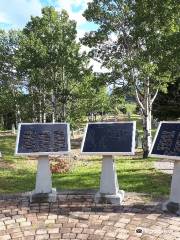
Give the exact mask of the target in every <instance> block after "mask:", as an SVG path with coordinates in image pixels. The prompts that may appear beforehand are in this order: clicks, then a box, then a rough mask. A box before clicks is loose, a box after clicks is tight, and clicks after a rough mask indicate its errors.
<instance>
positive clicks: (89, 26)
mask: <svg viewBox="0 0 180 240" xmlns="http://www.w3.org/2000/svg"><path fill="white" fill-rule="evenodd" d="M91 1H92V0H0V28H1V29H10V28H14V29H22V28H23V27H24V26H25V25H26V23H27V22H28V21H29V20H30V17H31V16H41V9H42V7H45V6H54V7H55V9H56V10H57V11H61V10H62V9H65V10H67V12H68V14H69V17H70V19H73V20H76V22H77V30H78V37H82V36H83V35H84V33H85V32H87V31H90V30H95V29H97V26H96V25H95V24H94V23H92V22H87V21H86V19H85V18H84V17H83V16H82V13H83V12H84V10H85V9H86V8H87V3H88V2H91Z"/></svg>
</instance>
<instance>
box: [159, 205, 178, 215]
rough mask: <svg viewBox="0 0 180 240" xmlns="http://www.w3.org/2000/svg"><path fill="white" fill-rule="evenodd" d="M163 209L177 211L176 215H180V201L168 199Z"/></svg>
mask: <svg viewBox="0 0 180 240" xmlns="http://www.w3.org/2000/svg"><path fill="white" fill-rule="evenodd" d="M162 210H163V211H165V212H171V213H175V214H176V215H178V216H180V203H175V202H172V201H167V202H165V203H164V204H163V205H162Z"/></svg>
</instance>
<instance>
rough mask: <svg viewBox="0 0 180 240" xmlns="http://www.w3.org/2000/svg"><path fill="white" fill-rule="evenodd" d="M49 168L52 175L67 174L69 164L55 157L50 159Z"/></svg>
mask: <svg viewBox="0 0 180 240" xmlns="http://www.w3.org/2000/svg"><path fill="white" fill-rule="evenodd" d="M50 168H51V172H52V173H67V172H69V171H70V164H69V162H68V161H67V160H66V159H64V158H61V157H56V158H52V159H51V161H50Z"/></svg>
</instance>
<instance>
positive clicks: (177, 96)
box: [153, 78, 180, 121]
mask: <svg viewBox="0 0 180 240" xmlns="http://www.w3.org/2000/svg"><path fill="white" fill-rule="evenodd" d="M179 109H180V78H177V79H176V81H175V83H174V84H170V85H169V86H168V88H167V93H159V95H158V96H157V99H156V101H155V102H154V108H153V117H155V118H157V119H158V120H160V121H163V120H176V119H178V118H180V111H179Z"/></svg>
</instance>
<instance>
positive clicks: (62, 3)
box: [57, 0, 92, 26]
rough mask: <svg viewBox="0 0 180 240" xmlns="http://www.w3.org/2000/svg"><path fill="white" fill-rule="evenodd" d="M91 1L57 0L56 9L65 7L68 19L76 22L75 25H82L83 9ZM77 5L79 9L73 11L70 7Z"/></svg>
mask: <svg viewBox="0 0 180 240" xmlns="http://www.w3.org/2000/svg"><path fill="white" fill-rule="evenodd" d="M88 2H92V0H58V7H57V10H59V11H61V10H62V9H65V10H66V11H67V12H68V14H69V17H70V19H73V20H75V21H76V22H77V26H80V25H82V24H83V23H85V22H86V19H85V18H84V17H83V16H82V14H83V12H84V10H85V9H86V8H87V3H88ZM73 6H77V7H78V6H79V8H80V9H79V11H77V12H74V11H73V9H72V7H73Z"/></svg>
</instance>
